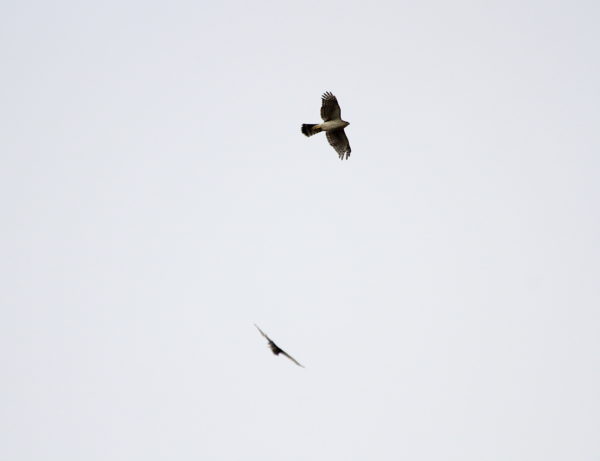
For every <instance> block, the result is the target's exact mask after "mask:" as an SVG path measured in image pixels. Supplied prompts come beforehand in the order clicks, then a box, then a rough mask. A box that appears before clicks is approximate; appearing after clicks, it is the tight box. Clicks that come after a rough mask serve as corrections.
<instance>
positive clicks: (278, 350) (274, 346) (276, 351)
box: [254, 323, 304, 368]
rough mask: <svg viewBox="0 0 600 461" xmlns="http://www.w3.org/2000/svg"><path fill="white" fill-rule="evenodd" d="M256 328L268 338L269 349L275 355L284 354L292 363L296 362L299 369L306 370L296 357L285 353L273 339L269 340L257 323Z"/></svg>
mask: <svg viewBox="0 0 600 461" xmlns="http://www.w3.org/2000/svg"><path fill="white" fill-rule="evenodd" d="M254 326H255V327H256V329H257V330H258V331H260V334H261V335H263V336H264V337H265V338H267V341H269V347H270V348H271V350H272V351H273V354H275V355H279V354H283V355H285V356H286V357H287V358H288V359H290V360H291V361H292V362H294V363H295V364H296V365H298V366H299V367H302V368H304V365H302V364H301V363H300V362H298V361H297V360H296V359H295V358H294V357H292V356H291V355H290V354H288V353H287V352H286V351H284V350H283V349H281V348H280V347H279V346H278V345H277V344H275V343H274V342H273V341H272V340H271V338H269V337H268V336H267V335H266V334H265V332H264V331H262V330H261V329H260V328H259V327H258V325H257V324H256V323H255V324H254Z"/></svg>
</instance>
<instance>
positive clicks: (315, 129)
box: [302, 91, 352, 160]
mask: <svg viewBox="0 0 600 461" xmlns="http://www.w3.org/2000/svg"><path fill="white" fill-rule="evenodd" d="M321 100H322V104H321V118H322V119H323V123H316V124H310V123H305V124H303V125H302V133H303V134H304V135H305V136H307V137H310V136H312V135H315V134H317V133H320V132H321V131H325V132H326V133H325V134H326V136H327V141H329V144H330V145H331V147H333V148H334V149H335V151H336V152H337V153H338V155H339V157H340V159H342V160H343V159H344V156H345V158H346V159H347V158H348V157H350V152H352V149H350V143H349V142H348V138H347V137H346V133H345V132H344V128H346V127H347V126H348V125H350V123H348V122H346V121H344V120H342V115H341V109H340V106H339V104H338V102H337V98H336V97H335V96H334V95H333V94H332V93H330V92H329V91H328V92H326V93H325V94H323V96H322V97H321Z"/></svg>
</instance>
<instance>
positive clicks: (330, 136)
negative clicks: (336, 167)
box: [325, 128, 352, 160]
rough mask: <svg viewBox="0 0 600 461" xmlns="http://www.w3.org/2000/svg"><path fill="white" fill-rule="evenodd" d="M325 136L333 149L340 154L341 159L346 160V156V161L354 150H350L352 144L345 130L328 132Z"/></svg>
mask: <svg viewBox="0 0 600 461" xmlns="http://www.w3.org/2000/svg"><path fill="white" fill-rule="evenodd" d="M325 134H326V135H327V141H329V144H331V147H333V148H334V149H335V151H336V152H337V153H338V155H339V156H340V159H342V160H344V155H345V156H346V159H347V158H348V157H350V152H352V149H350V143H349V142H348V138H347V137H346V133H344V129H343V128H339V129H337V130H331V131H327V132H326V133H325Z"/></svg>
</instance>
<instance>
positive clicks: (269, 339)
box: [254, 323, 271, 341]
mask: <svg viewBox="0 0 600 461" xmlns="http://www.w3.org/2000/svg"><path fill="white" fill-rule="evenodd" d="M254 326H255V327H256V329H257V330H258V331H260V334H261V335H263V336H264V337H265V338H267V341H271V338H269V337H268V336H267V335H266V334H265V332H264V331H262V330H261V329H260V328H259V327H258V325H257V324H256V323H255V324H254Z"/></svg>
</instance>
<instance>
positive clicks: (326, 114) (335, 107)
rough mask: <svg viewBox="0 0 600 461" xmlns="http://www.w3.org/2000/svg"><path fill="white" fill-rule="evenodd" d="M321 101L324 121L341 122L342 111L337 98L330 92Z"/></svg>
mask: <svg viewBox="0 0 600 461" xmlns="http://www.w3.org/2000/svg"><path fill="white" fill-rule="evenodd" d="M321 99H322V101H323V102H322V104H321V118H322V119H323V121H324V122H328V121H329V120H340V119H341V118H342V111H341V110H340V105H339V104H338V101H337V98H336V97H335V96H334V95H333V94H332V93H331V92H329V91H328V92H326V93H325V94H324V95H323V96H321Z"/></svg>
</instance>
